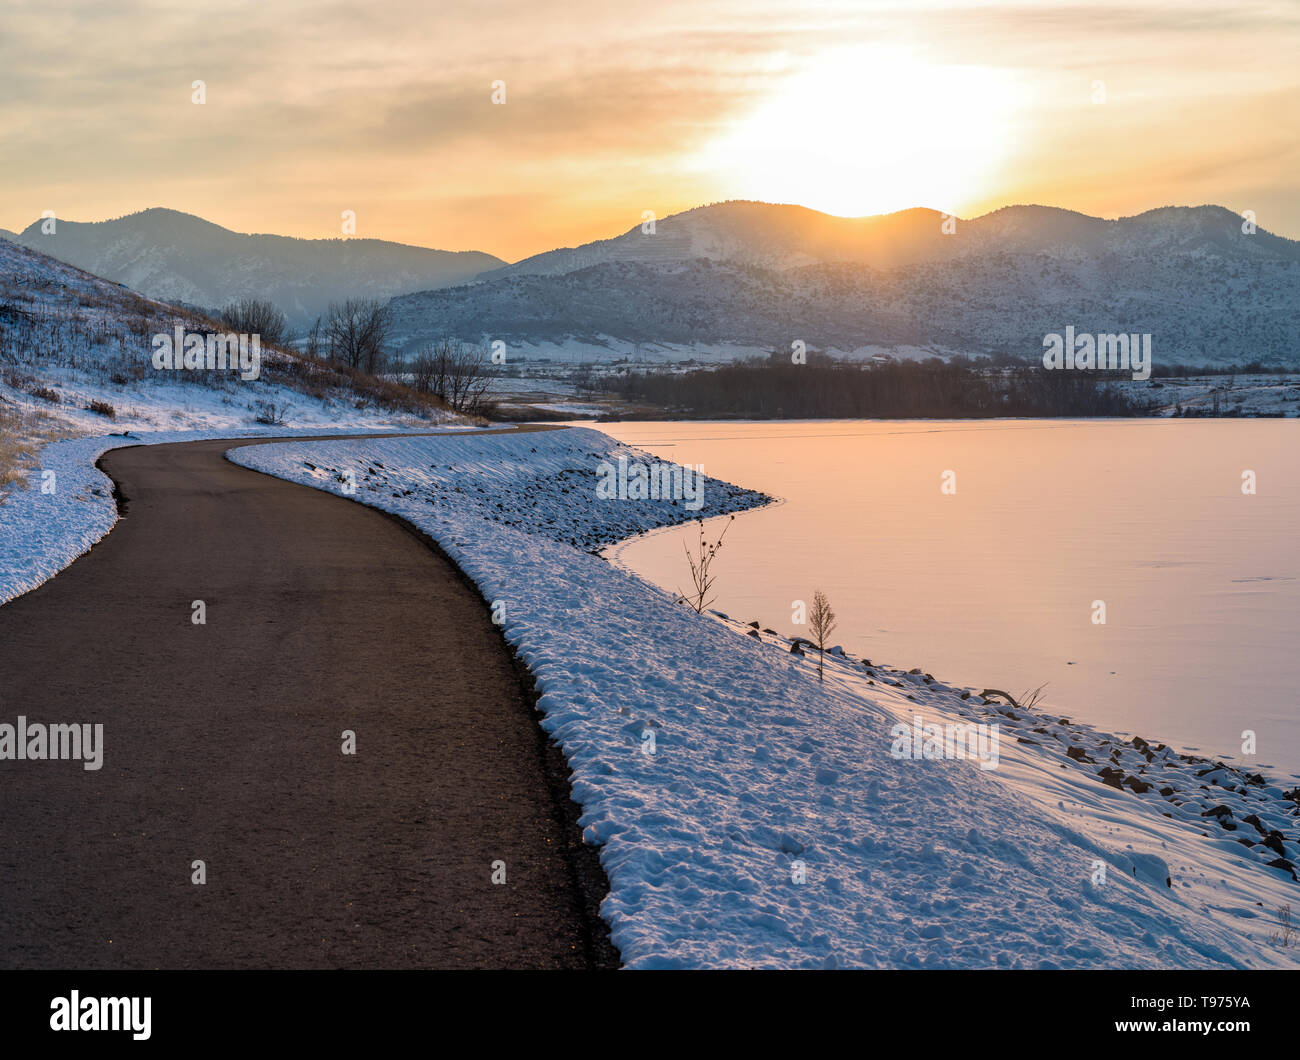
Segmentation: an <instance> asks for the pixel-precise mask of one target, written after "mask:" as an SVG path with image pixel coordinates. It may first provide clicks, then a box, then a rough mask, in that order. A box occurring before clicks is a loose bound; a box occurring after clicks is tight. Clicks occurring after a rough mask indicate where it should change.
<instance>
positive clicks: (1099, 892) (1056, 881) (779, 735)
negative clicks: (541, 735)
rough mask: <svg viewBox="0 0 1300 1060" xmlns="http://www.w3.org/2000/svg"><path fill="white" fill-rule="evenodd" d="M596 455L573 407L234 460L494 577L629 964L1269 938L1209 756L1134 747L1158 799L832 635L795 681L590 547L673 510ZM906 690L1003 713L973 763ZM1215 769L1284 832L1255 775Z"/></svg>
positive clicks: (1043, 954)
mask: <svg viewBox="0 0 1300 1060" xmlns="http://www.w3.org/2000/svg"><path fill="white" fill-rule="evenodd" d="M620 455H622V456H627V457H629V458H630V459H637V458H638V457H639V458H640V459H642V460H644V461H645V462H647V463H653V458H651V457H648V456H646V455H645V454H638V453H636V451H634V450H630V449H628V448H626V447H624V446H621V445H619V444H618V443H616V442H614V441H612V440H611V439H609V438H607V437H606V436H604V435H602V434H599V433H598V432H595V431H591V430H585V429H569V430H564V431H553V432H546V433H530V434H519V435H513V436H512V435H494V436H483V437H477V438H436V439H420V438H403V439H380V440H373V441H364V442H356V441H338V442H334V441H329V442H291V443H287V444H283V445H274V446H257V447H245V448H242V449H241V448H236V449H234V450H232V451H231V452H230V454H229V457H230V459H232V460H233V461H235V462H236V463H239V464H241V465H244V466H247V467H251V468H255V469H257V470H261V471H265V472H267V473H269V474H274V475H277V476H280V477H282V478H286V479H289V480H291V481H297V482H302V483H306V484H309V485H312V486H315V487H317V488H319V489H323V490H328V491H332V492H335V493H339V494H342V495H350V496H354V497H355V499H356V500H359V501H361V502H362V503H365V504H369V505H373V506H375V507H378V508H382V509H385V510H387V511H391V512H394V513H396V514H398V515H400V516H402V517H404V518H406V519H407V520H409V521H410V522H411V523H413V524H414V525H416V526H417V527H419V528H420V529H422V530H423V531H425V532H426V533H428V534H429V535H430V536H431V537H432V538H434V539H435V540H437V541H438V542H439V543H440V544H441V545H442V547H444V548H445V549H446V550H447V552H448V553H449V554H450V555H451V556H452V557H453V559H454V560H455V561H456V562H457V563H458V564H459V565H460V566H461V567H462V569H463V570H464V571H465V572H466V573H467V574H468V575H469V576H470V577H471V578H472V579H473V580H474V581H475V582H476V583H477V584H478V585H479V587H480V589H481V590H482V592H483V594H484V596H485V597H486V598H487V599H488V600H489V601H493V602H494V603H495V606H496V609H497V611H498V613H499V614H500V615H501V617H502V620H503V621H502V624H503V628H504V632H505V635H506V637H507V639H508V640H509V641H510V642H511V643H512V644H513V645H514V646H515V647H516V649H517V650H518V651H519V653H520V655H521V657H522V658H523V659H524V660H525V661H526V662H527V664H528V665H529V667H530V669H531V670H532V672H533V674H534V675H535V677H536V679H537V683H538V687H539V690H540V692H541V698H540V701H539V706H540V708H541V710H542V711H544V713H545V719H544V722H543V725H544V727H545V728H546V730H547V731H548V732H550V733H551V734H552V735H553V736H554V738H555V739H556V741H557V742H558V743H559V744H560V745H561V746H562V747H563V749H564V752H565V754H566V756H567V758H568V761H569V764H570V766H571V767H572V769H573V793H574V798H575V799H576V800H577V801H578V802H579V804H580V805H581V807H582V810H583V816H582V819H581V823H582V825H583V826H584V828H585V835H586V838H587V840H588V841H589V842H591V843H593V844H597V845H599V847H600V853H601V861H602V863H603V865H604V867H605V871H606V873H607V874H608V877H609V880H610V894H609V897H608V898H607V899H606V901H605V903H604V906H603V908H602V913H603V915H604V917H605V919H606V920H607V921H608V923H609V925H610V928H611V931H612V936H613V939H614V942H615V944H616V945H617V946H618V947H619V950H620V952H621V954H622V956H623V959H624V961H625V963H626V964H627V965H629V966H632V967H665V966H670V967H671V966H678V967H682V966H685V967H696V966H710V967H714V966H764V967H831V966H865V967H918V966H927V967H928V966H942V967H953V966H959V967H969V966H991V967H1017V966H1018V967H1117V966H1120V967H1204V966H1245V967H1251V966H1279V965H1289V964H1292V963H1293V962H1294V958H1293V956H1292V955H1293V954H1294V953H1295V952H1296V951H1295V950H1294V949H1291V950H1287V949H1283V948H1281V947H1279V946H1278V945H1276V944H1275V943H1274V942H1272V941H1271V940H1270V935H1271V934H1272V933H1273V932H1274V931H1275V930H1276V920H1275V914H1276V910H1277V909H1278V908H1279V907H1280V906H1282V905H1283V904H1287V903H1290V902H1292V901H1293V900H1294V898H1295V897H1296V896H1300V890H1298V889H1297V888H1298V887H1300V885H1297V884H1296V883H1295V882H1293V880H1292V879H1291V876H1290V873H1289V872H1287V871H1284V870H1282V869H1278V868H1268V867H1264V866H1262V865H1261V864H1260V860H1261V858H1260V857H1259V856H1256V854H1255V853H1254V852H1247V848H1246V847H1245V846H1244V845H1240V844H1238V843H1236V842H1235V841H1234V840H1235V839H1236V838H1239V837H1240V833H1236V834H1232V835H1230V834H1229V833H1228V832H1227V831H1224V830H1222V829H1221V828H1217V827H1211V825H1210V824H1208V823H1207V822H1209V821H1211V820H1215V821H1216V822H1217V821H1218V820H1219V819H1220V818H1219V816H1218V815H1211V816H1210V817H1202V816H1200V815H1199V813H1198V807H1199V806H1200V804H1201V803H1209V802H1216V803H1217V802H1227V801H1229V798H1228V796H1227V795H1223V796H1221V795H1220V791H1219V789H1217V788H1212V787H1211V785H1209V784H1206V781H1207V780H1209V779H1215V780H1217V781H1218V782H1219V783H1220V784H1223V783H1225V782H1230V781H1228V780H1227V774H1225V775H1224V778H1217V777H1216V778H1209V777H1205V778H1195V770H1194V769H1192V768H1191V766H1190V765H1188V766H1187V768H1184V767H1183V765H1180V764H1179V763H1178V762H1176V761H1172V760H1169V759H1168V756H1166V755H1163V753H1161V752H1153V753H1154V754H1156V755H1158V756H1159V757H1160V765H1159V768H1160V769H1161V770H1162V771H1163V772H1162V773H1161V777H1162V779H1164V780H1166V781H1170V782H1171V783H1172V780H1173V779H1175V778H1176V779H1177V780H1178V783H1179V785H1180V786H1181V787H1183V788H1185V789H1186V790H1187V795H1186V797H1185V798H1184V799H1183V800H1182V801H1183V805H1182V806H1175V805H1173V802H1174V801H1175V800H1172V799H1170V800H1166V799H1165V798H1163V797H1160V796H1158V795H1156V794H1153V793H1151V792H1147V793H1146V794H1139V793H1137V792H1135V791H1133V790H1132V789H1131V787H1125V788H1121V789H1116V788H1114V787H1111V786H1108V785H1107V784H1105V783H1102V781H1101V779H1100V778H1098V777H1097V776H1095V775H1093V774H1092V773H1091V772H1090V771H1087V770H1085V769H1084V766H1085V765H1088V763H1084V762H1082V761H1081V760H1076V759H1075V758H1072V757H1070V754H1069V752H1068V748H1069V747H1071V746H1079V747H1083V748H1085V753H1086V754H1087V757H1090V758H1097V757H1101V758H1104V759H1107V760H1110V755H1109V753H1108V752H1106V751H1104V750H1103V748H1105V747H1107V746H1110V747H1111V750H1114V751H1115V752H1116V753H1117V754H1118V762H1117V768H1120V769H1121V770H1122V771H1123V773H1124V775H1125V776H1127V775H1128V774H1129V773H1130V772H1134V773H1136V772H1139V771H1140V770H1142V769H1144V768H1147V769H1150V768H1152V762H1148V761H1147V760H1146V757H1145V754H1143V753H1142V750H1141V748H1131V749H1130V748H1127V747H1125V748H1121V747H1120V746H1119V745H1118V743H1117V742H1116V741H1111V744H1106V743H1105V742H1104V741H1105V740H1106V737H1105V736H1104V734H1096V733H1092V732H1091V731H1090V730H1086V729H1085V728H1084V727H1083V726H1077V725H1069V724H1066V723H1064V722H1061V721H1059V720H1057V721H1053V722H1052V723H1051V724H1050V725H1049V724H1041V725H1037V726H1036V727H1035V726H1034V725H1030V724H1029V722H1030V721H1035V722H1036V721H1038V720H1039V719H1036V718H1033V717H1032V716H1031V715H1029V714H1028V712H1022V711H1013V713H1014V714H1015V717H1014V718H1012V717H1009V716H1007V715H1005V714H1003V713H1000V712H999V707H998V705H997V704H994V703H991V702H986V701H985V700H984V697H982V696H979V695H968V696H967V698H965V699H963V698H961V697H962V694H963V692H964V691H966V690H963V689H960V688H949V687H948V686H945V685H942V684H940V683H938V682H934V681H932V680H927V678H926V676H925V675H921V674H918V673H909V674H904V673H902V672H901V671H897V670H890V669H888V668H885V667H879V666H871V667H870V670H869V669H868V667H867V666H866V665H864V664H863V663H862V662H861V661H854V660H851V659H849V658H847V657H841V656H839V655H835V656H831V657H829V659H828V663H827V668H826V681H825V684H819V683H818V681H817V677H816V663H815V656H814V655H813V654H811V653H810V654H806V655H802V656H801V655H799V654H797V653H792V652H791V651H790V650H789V649H790V643H789V642H788V641H783V640H781V639H780V638H778V637H776V636H774V635H771V634H765V633H763V632H762V631H761V630H753V631H752V634H751V635H749V636H741V635H738V633H739V632H740V629H739V628H736V627H737V626H738V624H733V623H730V622H729V621H726V620H720V619H719V618H718V617H714V616H710V615H699V614H696V613H695V612H693V611H692V610H690V609H689V608H687V607H685V606H682V605H681V604H677V603H674V601H673V599H672V598H671V596H670V595H669V594H667V593H665V592H663V591H662V590H660V589H658V588H655V587H653V586H650V585H648V584H647V583H646V582H644V581H642V580H641V579H639V578H637V577H635V576H634V575H632V574H630V573H628V572H626V571H623V570H620V569H618V568H617V567H614V566H612V565H611V564H610V563H609V562H607V561H606V560H605V559H603V558H601V557H600V556H599V555H596V554H592V549H593V548H595V547H596V546H598V545H603V544H611V543H613V542H615V541H617V540H619V539H621V538H624V537H626V536H628V535H629V534H632V533H636V532H639V531H644V530H646V529H649V528H652V527H654V526H658V525H664V524H666V523H673V522H681V521H683V520H685V519H688V518H691V517H693V513H692V512H689V511H686V510H685V509H684V508H683V506H682V505H681V504H680V502H679V504H678V505H677V506H673V505H672V504H671V502H668V501H650V500H602V499H599V498H598V496H597V482H598V468H599V466H600V464H601V463H602V462H606V461H616V460H617V458H618V456H620ZM354 483H355V488H354V486H353V484H354ZM353 490H354V492H353ZM704 498H705V501H706V503H705V505H704V507H703V508H702V509H701V510H700V512H699V514H700V515H703V516H711V515H716V514H719V513H721V512H727V511H733V510H739V509H742V508H746V507H752V506H754V505H755V504H759V503H762V500H763V498H761V497H760V496H759V495H756V494H752V493H749V492H747V491H743V490H739V489H737V488H735V487H729V486H726V485H725V484H723V483H720V482H716V481H713V480H709V481H708V482H707V484H706V486H705V490H704ZM741 527H743V516H742V517H741V518H740V521H738V523H737V531H738V530H740V528H741ZM734 532H736V531H733V533H734ZM683 576H684V577H683V580H684V581H685V565H684V564H683ZM430 679H431V680H436V675H431V678H430ZM991 698H992V697H990V699H991ZM963 713H965V714H967V715H969V717H968V718H966V719H962V717H961V715H962V714H963ZM918 716H919V717H921V719H922V721H923V722H924V723H926V724H931V723H937V724H942V723H943V722H944V721H946V720H949V719H957V720H977V721H981V722H983V721H994V720H997V721H999V722H1001V724H1002V725H1004V726H1005V727H1006V728H1005V736H1004V737H1003V738H1002V739H1001V740H1000V748H999V752H1000V753H999V755H998V759H997V768H996V769H983V768H981V763H977V762H973V761H970V760H943V759H937V760H929V759H925V758H921V759H919V760H913V759H912V758H896V757H894V756H893V755H892V754H891V750H895V749H896V734H895V732H893V731H891V730H894V729H895V726H896V725H899V724H902V725H904V726H907V727H908V728H910V727H911V725H912V723H913V719H914V718H915V717H918ZM1026 727H1028V729H1029V730H1030V731H1029V732H1023V730H1024V729H1025V728H1026ZM1037 729H1044V730H1046V731H1045V732H1037ZM985 732H986V733H988V732H991V730H985ZM1022 735H1023V740H1022V739H1020V738H1019V737H1021V736H1022ZM1112 745H1113V746H1112ZM1130 752H1131V753H1130ZM1134 755H1137V756H1138V757H1137V758H1135V757H1134ZM1194 778H1195V779H1194ZM1121 783H1122V781H1121ZM1201 784H1205V785H1206V789H1205V791H1201V790H1200V788H1199V785H1201ZM1233 786H1234V787H1236V785H1233ZM1224 790H1226V789H1224ZM1206 792H1208V794H1207V793H1206ZM1231 796H1232V798H1233V799H1238V800H1240V802H1241V804H1242V805H1241V808H1242V809H1244V808H1245V804H1246V803H1250V804H1251V805H1252V806H1257V807H1258V817H1259V818H1260V819H1261V821H1262V823H1263V824H1265V825H1276V826H1279V827H1285V826H1286V825H1290V830H1289V831H1287V832H1286V835H1288V836H1290V837H1292V838H1294V836H1295V827H1294V823H1293V822H1294V818H1293V817H1292V816H1289V815H1288V811H1287V805H1288V803H1287V800H1286V799H1285V798H1284V797H1282V795H1281V793H1280V792H1278V791H1275V790H1274V789H1267V790H1266V791H1265V789H1254V788H1252V789H1251V790H1246V791H1242V792H1236V791H1234V792H1232V793H1231ZM1266 800H1267V805H1266V804H1265V801H1266ZM1233 805H1234V807H1235V806H1236V805H1237V803H1235V802H1234V804H1233ZM1292 805H1293V804H1292ZM1212 808H1213V807H1211V806H1208V805H1207V806H1206V809H1212ZM1232 812H1233V813H1234V815H1235V813H1236V810H1235V809H1234V810H1233V811H1232ZM1243 820H1244V817H1243ZM1247 827H1250V832H1251V834H1252V835H1253V834H1255V829H1254V828H1253V827H1251V826H1247ZM484 840H485V846H486V847H488V848H490V846H491V837H490V836H485V837H484ZM1286 842H1287V843H1290V840H1287V841H1286ZM1284 849H1287V848H1286V847H1284ZM1243 852H1245V853H1243Z"/></svg>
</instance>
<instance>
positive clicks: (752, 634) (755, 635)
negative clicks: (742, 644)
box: [745, 629, 763, 640]
mask: <svg viewBox="0 0 1300 1060" xmlns="http://www.w3.org/2000/svg"><path fill="white" fill-rule="evenodd" d="M745 636H747V637H753V638H754V639H755V640H762V639H763V638H762V637H760V636H759V635H758V630H756V629H751V630H750V631H749V632H748V633H746V634H745Z"/></svg>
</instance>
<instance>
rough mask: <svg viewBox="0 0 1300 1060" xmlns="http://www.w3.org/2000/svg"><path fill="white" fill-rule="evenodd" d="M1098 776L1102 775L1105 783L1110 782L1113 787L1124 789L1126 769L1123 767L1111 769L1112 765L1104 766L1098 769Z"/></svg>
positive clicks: (1102, 780)
mask: <svg viewBox="0 0 1300 1060" xmlns="http://www.w3.org/2000/svg"><path fill="white" fill-rule="evenodd" d="M1097 776H1099V777H1101V782H1102V783H1103V784H1109V785H1110V786H1111V787H1112V788H1119V789H1120V790H1123V781H1124V771H1123V770H1122V769H1111V768H1110V766H1102V768H1101V769H1099V770H1097Z"/></svg>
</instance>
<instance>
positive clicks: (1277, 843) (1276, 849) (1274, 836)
mask: <svg viewBox="0 0 1300 1060" xmlns="http://www.w3.org/2000/svg"><path fill="white" fill-rule="evenodd" d="M1260 846H1265V847H1268V849H1269V850H1271V851H1273V853H1274V854H1276V855H1277V856H1278V857H1285V856H1286V847H1284V846H1283V845H1282V833H1281V832H1269V833H1268V835H1267V836H1265V837H1264V839H1263V840H1262V841H1261V842H1260Z"/></svg>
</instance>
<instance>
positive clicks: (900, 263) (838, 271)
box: [391, 203, 1300, 364]
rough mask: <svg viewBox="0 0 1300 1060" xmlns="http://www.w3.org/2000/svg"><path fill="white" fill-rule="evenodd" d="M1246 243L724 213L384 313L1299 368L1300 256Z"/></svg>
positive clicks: (1048, 227)
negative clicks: (1060, 340) (1104, 338)
mask: <svg viewBox="0 0 1300 1060" xmlns="http://www.w3.org/2000/svg"><path fill="white" fill-rule="evenodd" d="M1242 225H1243V221H1242V219H1241V218H1240V217H1238V216H1237V215H1236V214H1234V213H1232V212H1231V211H1229V210H1225V209H1222V208H1221V207H1214V206H1204V207H1196V208H1174V207H1170V208H1165V209H1159V210H1152V211H1149V212H1148V213H1144V214H1140V215H1138V216H1136V217H1130V218H1123V219H1121V220H1119V221H1105V220H1101V219H1099V218H1093V217H1086V216H1084V215H1082V214H1077V213H1071V212H1070V211H1066V210H1056V209H1049V208H1047V207H1037V206H1014V207H1007V208H1005V209H1002V210H998V211H996V212H994V213H991V214H987V215H985V216H983V217H979V218H976V219H974V220H972V221H960V222H958V223H957V227H956V230H955V231H954V232H953V233H952V234H951V235H944V234H942V231H941V227H940V226H941V218H940V216H939V215H938V214H934V213H933V212H932V211H923V210H911V211H906V212H905V213H903V214H894V215H890V216H889V217H884V218H865V219H856V220H846V219H843V218H831V217H827V216H826V215H824V214H817V213H815V212H814V211H810V210H804V209H803V208H801V207H775V206H766V205H764V204H758V203H727V204H722V205H720V206H714V207H704V208H701V209H699V210H693V211H690V212H688V213H685V214H679V215H677V216H675V217H669V218H665V219H663V220H662V221H659V222H657V224H656V229H655V233H654V234H653V235H648V234H645V233H643V232H642V231H641V229H640V228H635V229H633V230H632V231H630V232H628V233H626V234H625V235H623V236H619V237H618V238H616V239H613V240H607V241H605V242H603V243H595V244H588V245H587V246H585V247H579V248H576V249H574V250H565V251H555V252H553V253H552V254H549V255H540V256H538V257H537V258H532V259H527V260H525V261H523V262H520V263H518V264H517V265H514V266H511V267H510V268H508V269H503V270H497V271H496V272H494V273H488V274H485V276H484V282H482V283H479V284H476V285H473V286H463V287H454V288H448V289H443V290H438V291H427V292H420V293H417V294H410V295H405V296H402V297H400V298H395V299H394V300H393V302H392V303H391V307H392V311H393V321H394V340H395V342H396V343H397V345H398V346H399V347H400V348H401V349H404V350H407V351H411V350H414V349H417V348H418V347H419V346H421V345H422V344H424V343H426V342H429V341H432V340H435V339H437V338H441V337H443V336H454V337H457V338H461V339H464V340H467V341H471V342H479V341H483V340H485V339H486V340H491V339H500V340H503V341H505V342H506V343H507V344H512V345H515V346H519V347H536V346H538V345H541V344H545V343H552V344H557V345H559V344H564V343H576V344H586V345H588V346H591V345H597V346H598V345H602V344H603V345H605V346H608V347H616V346H618V345H620V344H624V345H625V344H629V343H630V344H633V345H636V344H642V345H652V344H656V343H665V344H677V345H683V346H690V347H695V348H700V347H713V348H721V347H726V346H731V347H736V348H753V347H756V346H757V347H766V348H768V349H774V350H786V349H789V348H790V343H791V342H792V341H794V340H796V339H799V340H802V341H803V342H805V343H806V344H807V346H808V347H809V348H811V349H825V350H832V351H838V352H842V353H852V352H854V351H861V350H865V349H867V348H870V349H871V352H878V351H879V350H880V349H882V348H883V349H884V350H889V349H897V348H902V347H939V348H942V349H945V350H948V351H953V352H964V353H969V354H984V353H1009V354H1013V355H1018V356H1025V357H1031V358H1037V357H1040V356H1041V354H1042V348H1043V347H1042V341H1043V336H1044V335H1045V334H1048V333H1051V332H1059V331H1061V330H1062V329H1063V328H1064V327H1065V326H1066V325H1069V324H1072V325H1074V327H1075V328H1076V330H1077V331H1078V332H1080V333H1083V332H1088V333H1094V334H1095V333H1110V332H1121V331H1122V332H1126V333H1127V332H1137V333H1150V334H1151V335H1152V348H1153V357H1154V358H1155V359H1156V361H1157V363H1161V362H1163V363H1166V364H1189V363H1212V362H1220V363H1246V362H1249V361H1254V360H1263V361H1269V362H1279V363H1292V364H1293V363H1300V312H1297V309H1300V243H1296V242H1295V241H1292V240H1287V239H1282V238H1280V237H1278V236H1274V235H1271V234H1269V233H1267V232H1265V231H1263V230H1262V229H1259V230H1256V231H1254V232H1253V233H1251V234H1247V233H1246V232H1243V231H1242ZM652 356H653V355H652Z"/></svg>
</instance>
